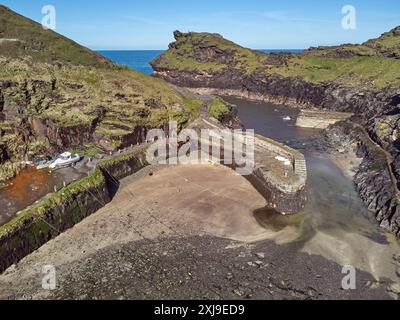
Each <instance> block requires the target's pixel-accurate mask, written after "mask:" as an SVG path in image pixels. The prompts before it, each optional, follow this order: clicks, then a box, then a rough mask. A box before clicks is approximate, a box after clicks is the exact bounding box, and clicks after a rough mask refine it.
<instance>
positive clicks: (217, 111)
mask: <svg viewBox="0 0 400 320" xmlns="http://www.w3.org/2000/svg"><path fill="white" fill-rule="evenodd" d="M229 111H230V109H229V106H228V104H227V103H226V102H225V101H224V100H223V99H221V98H215V99H214V100H213V101H212V102H211V103H210V105H209V107H208V113H209V115H210V116H212V117H214V118H215V119H218V120H220V119H221V118H222V117H223V116H224V115H225V114H227V113H228V112H229Z"/></svg>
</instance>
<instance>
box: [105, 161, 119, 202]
mask: <svg viewBox="0 0 400 320" xmlns="http://www.w3.org/2000/svg"><path fill="white" fill-rule="evenodd" d="M100 170H101V172H102V174H103V175H104V177H105V179H106V187H107V191H108V194H109V196H110V199H111V200H112V199H114V197H115V195H116V194H117V192H118V190H119V188H120V185H121V183H120V182H119V180H118V179H117V178H115V177H114V176H113V175H112V174H110V173H109V172H108V171H107V170H106V169H104V168H101V169H100Z"/></svg>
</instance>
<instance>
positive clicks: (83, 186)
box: [0, 169, 105, 238]
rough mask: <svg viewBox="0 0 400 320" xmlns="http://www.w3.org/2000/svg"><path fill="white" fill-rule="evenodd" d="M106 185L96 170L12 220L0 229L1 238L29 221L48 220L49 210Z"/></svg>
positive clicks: (99, 172)
mask: <svg viewBox="0 0 400 320" xmlns="http://www.w3.org/2000/svg"><path fill="white" fill-rule="evenodd" d="M103 185H105V178H104V176H103V174H102V173H101V171H100V170H99V169H96V170H95V172H94V173H92V174H91V175H90V176H88V177H84V178H82V179H80V180H78V181H76V182H74V183H72V184H70V185H68V186H66V187H65V188H62V189H61V190H60V191H58V192H56V193H54V194H52V195H51V196H50V197H48V198H47V199H45V200H43V201H41V202H40V203H38V204H36V205H34V206H32V207H30V208H28V209H25V210H24V211H22V212H20V214H19V215H18V216H16V217H15V218H14V219H12V220H11V221H10V222H8V223H7V224H5V225H3V226H1V227H0V238H2V237H4V236H7V235H9V234H11V233H12V232H13V231H15V230H17V229H18V228H20V227H23V226H24V225H25V224H27V223H29V221H32V220H36V219H44V220H45V219H46V217H45V216H43V215H44V214H45V213H46V211H47V210H48V209H49V208H52V207H54V206H57V205H60V204H62V203H67V202H68V201H69V200H70V199H73V198H74V197H75V196H76V195H77V194H79V193H81V192H83V191H85V190H88V189H92V188H96V187H100V186H103Z"/></svg>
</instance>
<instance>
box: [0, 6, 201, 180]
mask: <svg viewBox="0 0 400 320" xmlns="http://www.w3.org/2000/svg"><path fill="white" fill-rule="evenodd" d="M0 25H1V28H0V66H1V67H0V119H1V120H0V182H1V181H5V180H7V179H9V178H11V177H13V176H14V175H15V173H16V172H17V170H18V167H19V164H18V163H19V162H21V161H23V160H26V159H27V158H28V159H34V158H35V157H37V156H42V155H54V153H55V151H59V150H64V151H65V150H68V149H70V150H75V149H79V150H81V151H82V149H84V150H83V154H88V155H93V154H96V153H97V150H103V151H109V150H115V149H118V148H122V147H124V146H126V145H130V144H132V143H136V141H137V139H138V137H137V136H135V134H136V133H137V132H138V128H141V129H143V130H147V129H152V128H162V127H164V126H165V125H166V124H167V123H168V122H169V120H171V119H173V120H176V121H178V123H179V126H180V127H183V126H185V125H187V123H188V122H189V121H190V120H194V119H196V118H197V117H198V116H199V115H200V109H201V107H202V102H201V101H200V100H198V99H196V98H195V97H193V96H192V95H191V94H190V93H189V92H183V93H181V92H178V91H176V90H175V89H173V88H172V87H171V86H170V85H169V84H167V83H166V82H165V81H163V80H160V79H156V78H153V77H149V76H147V75H144V74H142V73H140V72H137V71H134V70H132V69H129V68H127V67H125V66H119V65H116V64H115V63H113V62H111V61H110V60H108V59H107V58H105V57H103V56H101V55H99V54H98V53H95V52H93V51H91V50H89V49H87V48H84V47H82V46H80V45H79V44H77V43H75V42H73V41H71V40H69V39H67V38H65V37H63V36H61V35H59V34H57V33H55V32H53V31H51V30H45V29H44V28H43V27H42V26H41V25H40V24H38V23H36V22H34V21H32V20H29V19H27V18H25V17H23V16H21V15H19V14H17V13H14V12H12V11H11V10H9V9H8V8H6V7H4V6H0ZM99 142H100V143H99ZM86 144H90V145H91V147H90V148H82V147H81V146H82V145H86ZM85 150H86V151H85Z"/></svg>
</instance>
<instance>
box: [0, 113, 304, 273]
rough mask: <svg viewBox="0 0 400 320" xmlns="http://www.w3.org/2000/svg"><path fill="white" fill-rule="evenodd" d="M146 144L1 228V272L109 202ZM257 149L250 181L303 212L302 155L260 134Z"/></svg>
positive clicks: (279, 203) (274, 203)
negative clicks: (286, 161) (286, 160)
mask: <svg viewBox="0 0 400 320" xmlns="http://www.w3.org/2000/svg"><path fill="white" fill-rule="evenodd" d="M207 124H208V125H210V126H211V127H213V128H221V129H222V126H220V125H219V123H218V121H217V120H215V121H214V120H213V119H210V120H209V121H207ZM147 147H148V146H142V147H139V148H137V149H136V150H135V151H133V152H131V153H128V154H124V155H120V156H118V157H116V158H114V159H111V160H107V161H104V162H102V163H100V164H99V165H98V166H97V168H96V169H95V170H94V171H93V172H92V173H91V174H90V175H89V176H88V177H85V178H83V179H81V180H79V181H77V182H74V183H72V184H70V185H68V186H66V187H65V188H63V189H61V190H60V191H58V192H56V193H54V194H51V195H49V196H48V197H46V198H45V199H44V200H42V201H41V202H40V203H38V204H36V205H34V206H32V207H29V208H27V209H25V210H24V211H22V212H20V213H19V214H18V216H17V217H16V218H15V219H13V220H12V221H10V222H9V223H7V224H6V225H4V226H2V227H0V272H3V271H4V270H6V269H7V268H8V267H10V266H11V265H12V264H15V263H18V262H19V261H20V260H21V259H23V258H24V257H25V256H27V255H28V254H30V253H32V252H33V251H35V250H37V249H38V248H40V247H41V246H42V245H43V244H45V243H46V242H48V241H49V240H51V239H52V238H54V237H57V236H58V235H59V234H60V233H62V232H63V231H65V230H67V229H69V228H72V227H73V226H74V225H75V224H77V223H79V222H80V221H82V220H83V219H85V218H86V217H88V216H89V215H91V214H93V213H94V212H96V211H98V210H99V209H100V208H102V207H104V206H105V205H106V204H107V203H109V202H110V201H111V200H112V198H113V196H114V194H115V192H116V190H117V189H118V187H119V180H121V179H123V178H125V177H128V176H130V175H132V174H134V173H136V172H138V171H139V170H141V169H142V168H144V167H146V166H148V165H149V163H148V162H147V160H146V151H147ZM255 153H256V159H255V163H254V168H255V169H254V171H253V173H252V174H251V175H250V176H249V180H250V181H251V182H252V183H253V185H254V186H255V187H256V188H257V189H258V190H259V192H260V193H261V194H262V195H263V196H264V197H265V198H266V199H267V201H268V203H269V204H270V205H271V207H273V208H275V209H276V210H277V211H279V212H281V213H285V214H286V213H288V214H290V213H297V212H298V211H300V210H301V209H302V208H303V207H304V204H305V201H306V180H307V172H306V165H305V160H304V157H303V156H302V155H301V154H300V153H298V152H296V151H295V150H292V149H290V148H289V147H286V146H284V145H280V144H278V143H277V142H274V141H272V140H269V139H266V138H263V137H261V136H257V137H256V138H255ZM277 156H281V157H285V159H288V161H290V166H287V167H284V165H283V164H282V163H281V162H280V161H278V160H276V159H275V157H277Z"/></svg>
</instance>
